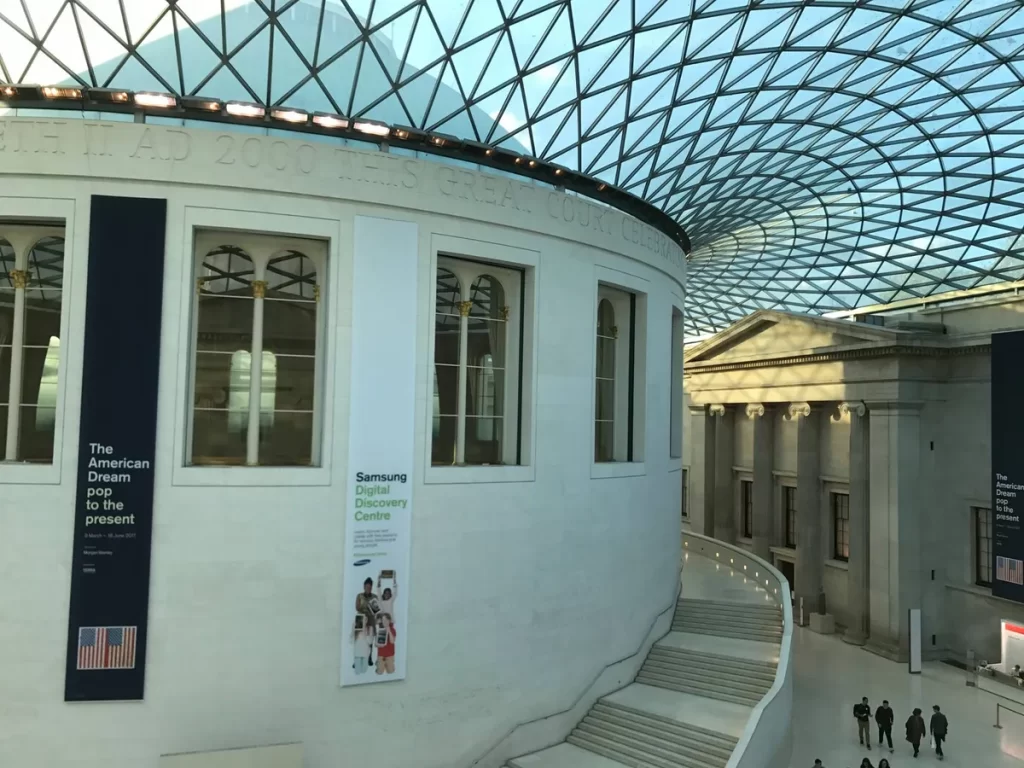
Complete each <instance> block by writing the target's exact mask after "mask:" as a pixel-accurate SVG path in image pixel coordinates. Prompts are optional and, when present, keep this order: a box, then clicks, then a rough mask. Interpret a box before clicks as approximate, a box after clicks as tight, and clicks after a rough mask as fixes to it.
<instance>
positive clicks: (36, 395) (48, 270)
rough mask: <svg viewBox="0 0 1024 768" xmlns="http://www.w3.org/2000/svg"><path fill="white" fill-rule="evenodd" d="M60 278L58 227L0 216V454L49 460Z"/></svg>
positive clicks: (9, 457) (53, 421)
mask: <svg viewBox="0 0 1024 768" xmlns="http://www.w3.org/2000/svg"><path fill="white" fill-rule="evenodd" d="M63 280H64V230H63V227H60V226H44V225H39V226H33V225H5V224H4V223H3V222H2V221H0V460H3V461H9V462H27V463H36V464H50V463H52V462H53V450H54V440H55V430H56V414H57V392H58V384H59V381H58V377H59V373H60V325H61V310H62V302H61V287H62V283H63Z"/></svg>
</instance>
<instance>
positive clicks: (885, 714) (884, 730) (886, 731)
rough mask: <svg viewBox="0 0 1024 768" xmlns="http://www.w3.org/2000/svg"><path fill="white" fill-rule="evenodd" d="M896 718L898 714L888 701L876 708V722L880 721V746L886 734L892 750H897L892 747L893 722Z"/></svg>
mask: <svg viewBox="0 0 1024 768" xmlns="http://www.w3.org/2000/svg"><path fill="white" fill-rule="evenodd" d="M895 719H896V714H895V713H894V712H893V711H892V707H890V706H889V702H888V701H883V702H882V706H880V707H879V708H878V709H876V710H875V722H876V723H878V746H879V747H881V746H882V737H883V736H884V737H885V738H886V739H887V740H888V742H889V751H890V752H893V751H895V750H893V748H892V724H893V721H894V720H895Z"/></svg>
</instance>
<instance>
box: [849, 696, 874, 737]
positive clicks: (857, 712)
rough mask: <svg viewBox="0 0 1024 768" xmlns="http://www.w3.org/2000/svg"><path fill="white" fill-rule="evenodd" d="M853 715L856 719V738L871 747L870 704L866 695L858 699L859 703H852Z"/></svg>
mask: <svg viewBox="0 0 1024 768" xmlns="http://www.w3.org/2000/svg"><path fill="white" fill-rule="evenodd" d="M853 717H854V719H855V720H856V721H857V738H859V739H860V743H861V744H864V745H865V746H867V748H868V749H871V705H870V704H868V697H867V696H865V697H864V698H863V699H861V700H860V704H854V705H853Z"/></svg>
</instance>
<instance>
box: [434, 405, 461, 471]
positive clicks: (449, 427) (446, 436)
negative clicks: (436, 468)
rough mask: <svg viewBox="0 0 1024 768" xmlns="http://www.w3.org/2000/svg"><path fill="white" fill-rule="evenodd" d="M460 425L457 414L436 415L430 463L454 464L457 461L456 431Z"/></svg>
mask: <svg viewBox="0 0 1024 768" xmlns="http://www.w3.org/2000/svg"><path fill="white" fill-rule="evenodd" d="M458 425H459V419H458V417H457V416H435V417H434V439H433V442H432V443H431V446H430V463H431V464H435V465H448V466H450V465H452V464H454V463H455V432H456V430H457V428H458Z"/></svg>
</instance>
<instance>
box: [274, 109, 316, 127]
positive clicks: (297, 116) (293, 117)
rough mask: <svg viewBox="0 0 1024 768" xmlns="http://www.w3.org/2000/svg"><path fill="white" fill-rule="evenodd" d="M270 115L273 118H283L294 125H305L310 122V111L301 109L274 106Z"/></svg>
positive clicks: (282, 119)
mask: <svg viewBox="0 0 1024 768" xmlns="http://www.w3.org/2000/svg"><path fill="white" fill-rule="evenodd" d="M270 117H271V119H273V120H281V121H283V122H285V123H292V124H294V125H305V124H306V123H308V122H309V113H308V112H305V111H303V110H301V109H288V108H286V107H274V109H272V110H270Z"/></svg>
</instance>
